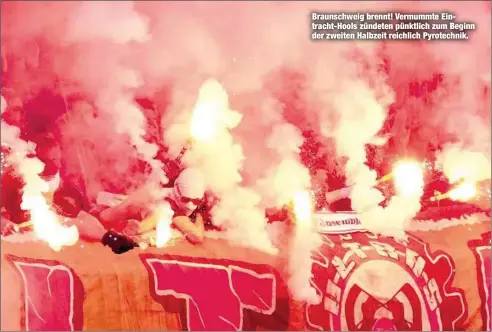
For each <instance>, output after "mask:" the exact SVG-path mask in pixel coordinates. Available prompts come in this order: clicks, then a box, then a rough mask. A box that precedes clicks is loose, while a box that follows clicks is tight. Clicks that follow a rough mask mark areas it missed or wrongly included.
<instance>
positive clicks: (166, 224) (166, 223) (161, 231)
mask: <svg viewBox="0 0 492 332" xmlns="http://www.w3.org/2000/svg"><path fill="white" fill-rule="evenodd" d="M156 213H157V215H158V218H159V219H158V220H157V225H156V228H155V232H156V235H155V246H156V247H157V248H162V247H164V246H165V245H166V244H167V242H168V241H169V240H170V239H171V234H172V233H171V222H172V218H173V214H174V212H173V210H172V209H171V207H170V206H169V204H163V205H161V206H159V207H158V208H157V211H156Z"/></svg>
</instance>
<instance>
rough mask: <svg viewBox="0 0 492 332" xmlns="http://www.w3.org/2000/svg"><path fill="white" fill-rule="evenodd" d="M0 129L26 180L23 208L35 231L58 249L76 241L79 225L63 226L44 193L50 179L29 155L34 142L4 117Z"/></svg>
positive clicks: (11, 158) (9, 158)
mask: <svg viewBox="0 0 492 332" xmlns="http://www.w3.org/2000/svg"><path fill="white" fill-rule="evenodd" d="M6 108H7V103H6V102H5V99H4V98H3V96H2V98H1V109H2V114H3V113H4V111H5V109H6ZM1 130H2V131H1V132H2V145H5V146H8V147H9V148H10V149H11V152H10V153H9V154H8V156H7V158H6V161H7V163H9V164H12V165H15V167H16V169H17V171H18V173H19V175H20V176H21V177H22V179H23V180H24V187H23V189H22V190H23V194H22V204H21V208H22V209H24V210H26V211H29V212H30V214H31V222H32V223H33V227H34V231H35V232H36V235H37V236H38V237H39V238H40V239H42V240H44V241H46V242H48V244H49V245H50V246H51V247H52V248H53V249H54V250H57V251H58V250H60V249H61V248H62V247H63V246H65V245H73V244H75V243H76V242H77V240H78V237H79V234H78V231H77V227H75V226H71V227H64V226H62V225H61V224H60V222H59V220H58V217H57V216H56V214H55V213H54V212H53V211H52V210H51V209H50V207H49V206H48V204H47V203H46V199H45V197H44V196H43V193H46V192H48V190H49V185H48V183H47V182H46V181H44V180H43V179H42V178H41V177H40V176H39V174H41V173H42V172H43V168H44V164H43V163H42V162H41V161H40V160H39V159H38V158H34V157H28V155H30V154H33V153H34V151H35V147H36V146H35V144H33V143H30V142H26V141H24V140H22V139H21V138H20V130H19V128H17V127H14V126H11V125H9V124H7V123H6V122H5V121H4V120H3V119H2V122H1Z"/></svg>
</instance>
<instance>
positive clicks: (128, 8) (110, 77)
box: [65, 2, 168, 184]
mask: <svg viewBox="0 0 492 332" xmlns="http://www.w3.org/2000/svg"><path fill="white" fill-rule="evenodd" d="M69 17H70V19H69V21H68V26H67V31H66V35H65V40H66V41H67V42H68V43H69V44H72V45H78V46H79V47H81V51H82V54H79V57H78V58H77V59H76V60H77V61H76V62H75V66H76V67H75V68H74V76H75V77H76V78H77V79H78V83H79V84H82V85H83V86H87V87H90V88H91V91H90V92H91V94H93V96H94V99H95V101H96V106H97V108H98V111H99V112H101V113H107V114H109V115H111V117H112V118H113V122H114V126H115V128H114V130H115V132H116V133H117V134H124V135H128V137H129V139H130V142H131V144H132V145H133V146H134V147H135V149H136V152H137V154H138V158H140V159H141V160H143V161H145V162H146V163H148V164H149V165H150V167H151V170H152V174H151V178H150V179H151V181H154V182H157V183H163V184H166V183H167V182H168V179H167V177H166V174H165V173H164V170H163V164H162V162H161V161H159V160H157V159H155V157H156V155H157V152H158V146H157V145H156V144H153V143H150V142H148V141H147V140H146V137H145V135H146V131H147V122H146V118H145V116H144V114H143V113H142V111H141V109H140V108H139V106H138V105H136V104H135V102H134V97H135V93H136V89H138V88H139V87H141V86H142V84H143V81H142V78H141V75H140V74H139V72H138V70H136V69H135V68H134V66H130V65H127V64H126V61H127V60H126V58H127V56H126V53H125V52H126V50H127V48H128V47H129V46H130V45H134V43H141V42H145V41H148V40H149V39H150V35H149V32H148V19H146V18H145V17H143V16H142V15H140V14H139V13H137V12H136V11H134V4H133V3H132V2H122V3H118V4H112V3H109V2H93V3H92V2H84V3H80V4H78V6H77V7H76V8H74V10H73V11H72V12H71V15H70V16H69ZM87 22H90V27H87ZM108 22H111V24H108ZM125 47H126V48H125ZM100 48H102V52H101V50H100ZM104 51H106V52H105V53H103V52H104ZM93 65H98V69H97V72H96V73H87V72H85V70H91V71H92V70H94V69H89V68H91V67H92V66H93ZM82 70H84V72H82ZM106 125H110V124H106ZM116 137H117V136H116Z"/></svg>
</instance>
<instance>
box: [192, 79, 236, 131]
mask: <svg viewBox="0 0 492 332" xmlns="http://www.w3.org/2000/svg"><path fill="white" fill-rule="evenodd" d="M228 108H229V97H228V95H227V92H226V91H225V89H224V87H223V86H222V85H220V83H219V82H217V81H215V80H207V81H205V83H203V85H202V86H201V87H200V91H199V93H198V98H197V101H196V103H195V107H194V109H193V116H192V119H191V126H190V134H191V136H192V137H193V138H194V139H196V140H200V141H211V140H213V138H214V137H215V135H216V134H217V130H218V126H220V121H221V120H223V115H224V113H225V112H226V111H227V110H228Z"/></svg>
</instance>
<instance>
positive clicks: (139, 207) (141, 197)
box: [99, 168, 206, 244]
mask: <svg viewBox="0 0 492 332" xmlns="http://www.w3.org/2000/svg"><path fill="white" fill-rule="evenodd" d="M205 190H206V187H205V182H204V180H203V177H202V175H201V173H200V172H199V171H198V170H196V169H194V168H187V169H185V170H183V171H182V172H181V173H180V174H179V176H178V177H177V179H176V180H175V181H174V186H173V187H172V188H163V189H157V188H154V187H153V186H151V185H146V186H144V187H142V188H140V189H138V190H136V191H135V192H133V193H132V194H130V195H129V196H128V197H127V198H126V199H125V200H124V201H123V202H121V203H120V204H117V205H115V206H112V207H110V208H108V209H106V210H104V211H102V212H101V213H100V215H99V217H100V219H101V221H102V222H103V223H104V224H106V225H115V224H120V225H123V227H124V226H125V224H127V221H128V220H135V219H142V220H141V221H140V222H139V226H138V228H139V230H138V231H140V232H145V231H147V230H149V229H152V228H153V227H155V225H156V222H157V220H156V218H155V216H154V215H153V211H152V207H154V206H155V205H156V204H157V203H158V202H159V201H161V200H165V201H167V202H168V203H169V205H170V207H171V209H172V211H173V216H172V226H173V227H174V228H177V229H178V230H179V231H180V232H182V233H183V234H184V235H185V237H186V238H187V239H188V240H189V241H190V242H191V243H194V244H196V243H200V242H202V241H203V236H204V232H205V226H204V218H205V219H206V215H205V214H206V207H205V203H206V200H205Z"/></svg>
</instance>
